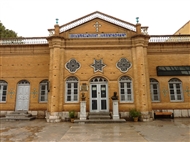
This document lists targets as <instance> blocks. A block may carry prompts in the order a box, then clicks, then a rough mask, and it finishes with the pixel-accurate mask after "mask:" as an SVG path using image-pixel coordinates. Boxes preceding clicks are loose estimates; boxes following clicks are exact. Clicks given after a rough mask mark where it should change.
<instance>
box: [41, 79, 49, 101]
mask: <svg viewBox="0 0 190 142" xmlns="http://www.w3.org/2000/svg"><path fill="white" fill-rule="evenodd" d="M47 84H48V80H47V79H45V80H42V81H41V82H40V95H39V102H47V100H48V85H47Z"/></svg>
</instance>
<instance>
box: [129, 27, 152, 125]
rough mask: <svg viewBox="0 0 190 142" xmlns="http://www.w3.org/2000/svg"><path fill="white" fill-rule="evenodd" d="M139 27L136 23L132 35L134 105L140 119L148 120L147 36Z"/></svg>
mask: <svg viewBox="0 0 190 142" xmlns="http://www.w3.org/2000/svg"><path fill="white" fill-rule="evenodd" d="M140 29H141V28H140V24H137V34H136V35H135V36H133V37H132V46H133V47H132V56H133V69H134V89H135V91H134V95H135V106H136V109H137V110H140V111H141V113H142V117H141V120H142V121H149V120H150V115H149V112H150V111H151V110H152V108H151V101H150V83H149V72H148V62H147V46H148V40H149V36H148V35H144V34H142V33H141V31H140Z"/></svg>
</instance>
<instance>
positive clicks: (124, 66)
mask: <svg viewBox="0 0 190 142" xmlns="http://www.w3.org/2000/svg"><path fill="white" fill-rule="evenodd" d="M131 66H132V64H131V63H130V62H129V61H128V60H127V59H126V58H121V59H120V60H119V61H118V62H117V63H116V67H117V68H118V69H119V70H120V71H121V72H123V73H125V72H127V71H128V70H129V69H130V68H131Z"/></svg>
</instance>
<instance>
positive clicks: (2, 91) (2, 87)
mask: <svg viewBox="0 0 190 142" xmlns="http://www.w3.org/2000/svg"><path fill="white" fill-rule="evenodd" d="M6 98H7V82H6V81H4V80H0V102H6Z"/></svg>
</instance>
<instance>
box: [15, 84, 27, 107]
mask: <svg viewBox="0 0 190 142" xmlns="http://www.w3.org/2000/svg"><path fill="white" fill-rule="evenodd" d="M29 97H30V85H18V87H17V100H16V110H28V108H29Z"/></svg>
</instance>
